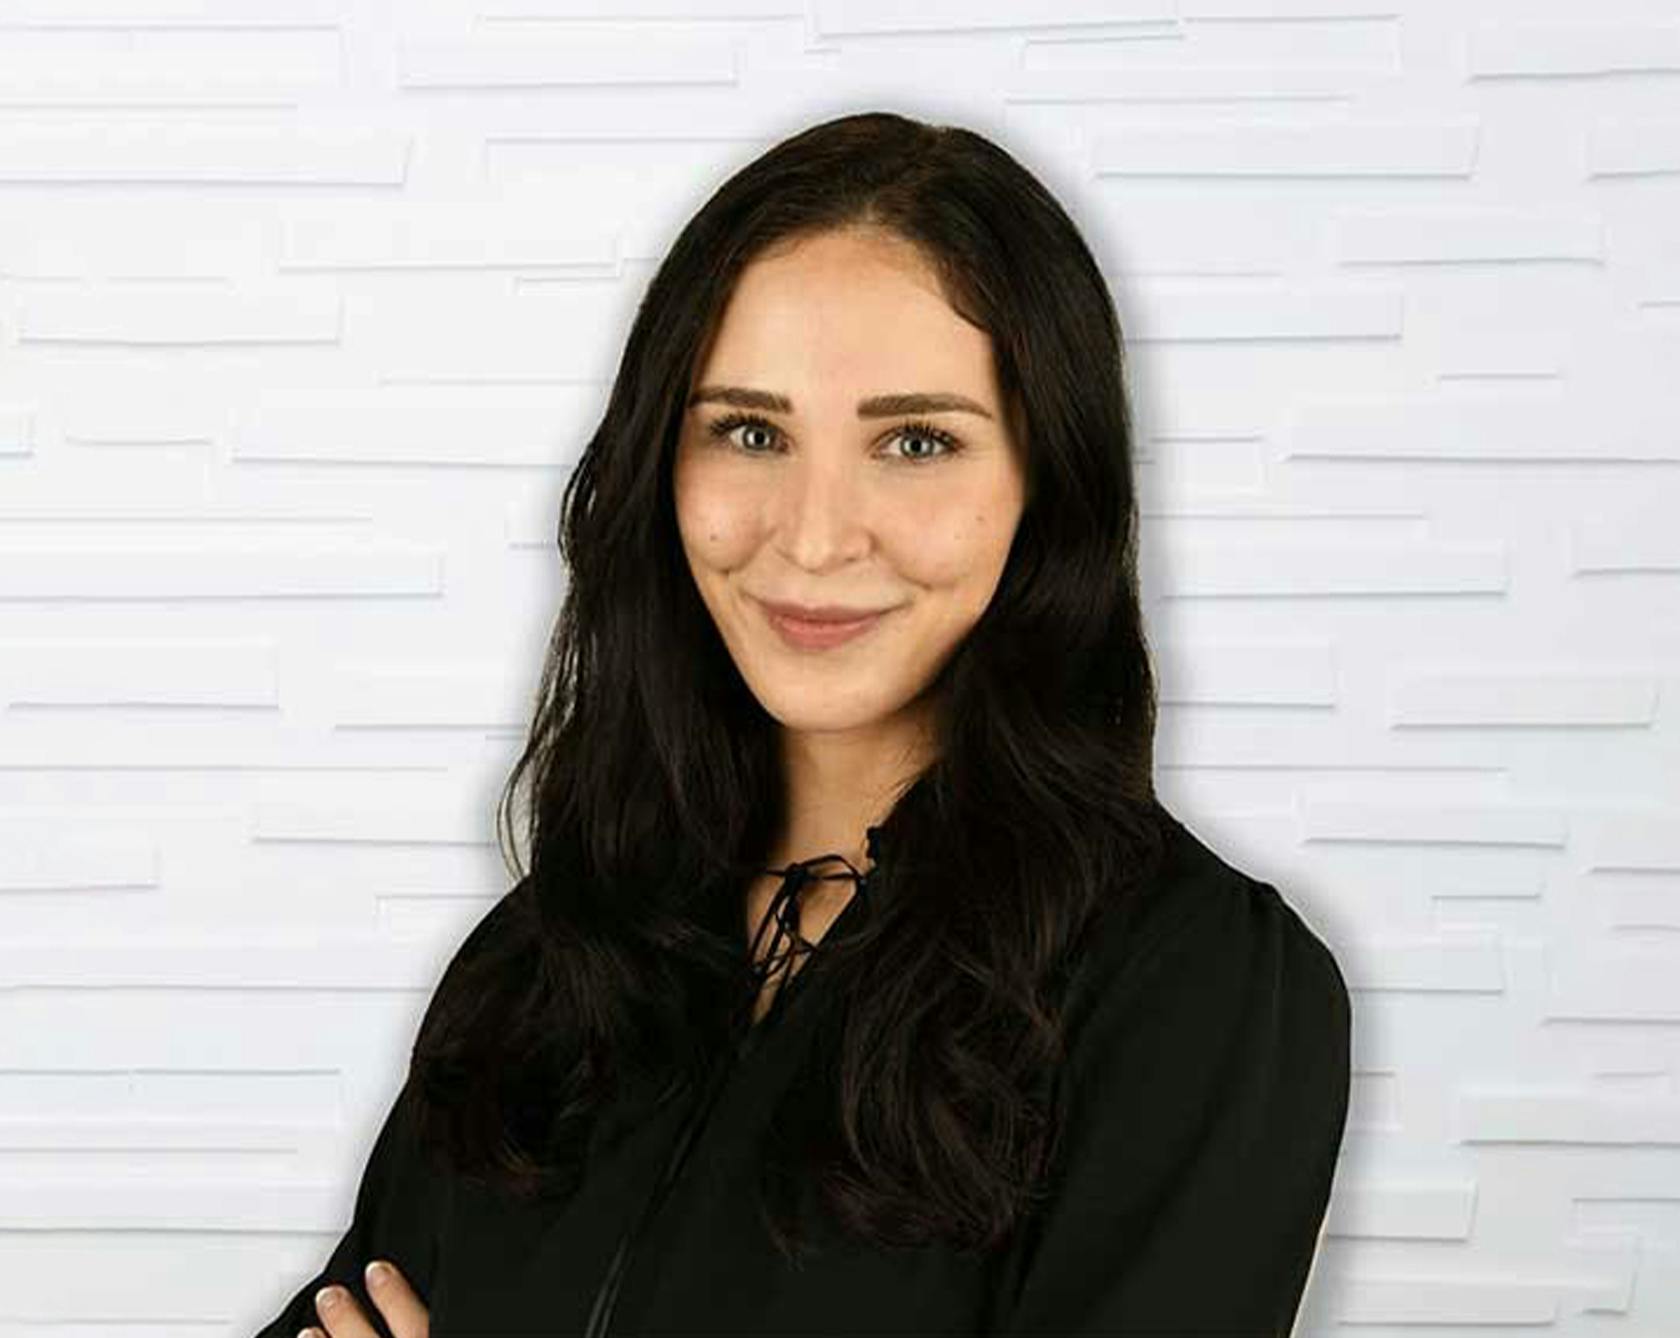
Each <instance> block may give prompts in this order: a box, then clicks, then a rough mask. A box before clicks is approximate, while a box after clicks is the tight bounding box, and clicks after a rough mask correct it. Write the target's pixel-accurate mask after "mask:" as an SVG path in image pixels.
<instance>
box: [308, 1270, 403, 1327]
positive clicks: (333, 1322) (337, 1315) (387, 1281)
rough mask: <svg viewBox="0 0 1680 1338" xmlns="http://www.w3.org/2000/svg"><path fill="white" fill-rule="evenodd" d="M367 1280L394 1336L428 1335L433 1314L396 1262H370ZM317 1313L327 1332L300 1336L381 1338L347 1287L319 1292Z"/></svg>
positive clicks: (374, 1301)
mask: <svg viewBox="0 0 1680 1338" xmlns="http://www.w3.org/2000/svg"><path fill="white" fill-rule="evenodd" d="M367 1282H368V1292H369V1294H370V1295H372V1297H373V1303H374V1304H375V1305H377V1306H378V1307H379V1313H380V1314H381V1315H382V1316H383V1317H384V1320H385V1323H386V1325H387V1326H388V1327H389V1328H390V1330H391V1333H392V1335H393V1338H427V1333H428V1331H429V1329H430V1327H431V1314H430V1312H429V1311H428V1310H427V1309H426V1306H425V1303H424V1302H423V1301H421V1299H420V1298H419V1297H418V1296H416V1295H415V1294H414V1288H412V1287H410V1286H409V1285H408V1279H407V1278H405V1277H403V1275H402V1273H401V1272H399V1271H398V1269H397V1266H396V1265H395V1264H391V1263H386V1262H384V1261H383V1260H377V1261H375V1262H374V1263H371V1264H369V1265H368V1271H367ZM315 1313H316V1314H318V1315H320V1317H321V1322H322V1323H323V1324H325V1325H326V1326H327V1329H326V1334H325V1335H323V1334H322V1332H321V1330H320V1329H316V1328H308V1329H305V1330H304V1331H303V1332H302V1333H301V1334H299V1335H298V1338H379V1335H378V1332H377V1331H376V1330H375V1329H374V1327H373V1325H372V1324H371V1323H370V1322H369V1321H368V1318H367V1317H366V1316H365V1315H364V1314H362V1308H361V1307H360V1306H359V1305H357V1304H356V1298H355V1297H354V1296H353V1295H352V1294H351V1293H350V1292H349V1291H348V1290H347V1289H346V1288H344V1287H336V1286H334V1287H323V1288H321V1290H320V1291H318V1292H316V1293H315Z"/></svg>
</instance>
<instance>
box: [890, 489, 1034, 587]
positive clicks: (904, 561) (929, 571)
mask: <svg viewBox="0 0 1680 1338" xmlns="http://www.w3.org/2000/svg"><path fill="white" fill-rule="evenodd" d="M1013 533H1014V530H1013V526H1012V525H1011V524H1010V522H1009V516H1008V514H1007V510H1006V508H1004V507H1001V506H992V505H989V504H986V503H979V504H976V503H968V504H966V505H961V506H951V507H941V508H938V509H937V510H934V511H932V512H925V511H924V512H923V513H922V514H920V515H915V516H908V517H906V518H905V519H904V521H903V523H901V524H900V525H899V526H897V527H896V534H895V539H896V542H895V543H894V552H895V555H896V558H897V561H896V565H897V566H898V568H899V570H901V571H903V572H904V573H905V574H906V575H907V576H909V577H911V578H912V579H913V580H915V581H916V582H917V583H918V584H920V585H926V586H929V587H932V588H935V589H941V588H943V589H951V590H953V591H967V590H970V589H972V590H974V591H975V592H976V593H977V594H978V595H979V597H980V598H981V599H982V601H984V598H985V596H986V595H987V593H988V592H989V591H990V589H991V588H992V586H993V585H994V584H995V583H996V580H997V576H998V573H999V572H1000V571H1001V570H1002V569H1003V563H1004V559H1005V558H1006V557H1007V556H1008V553H1009V542H1010V539H1011V538H1012V536H1013Z"/></svg>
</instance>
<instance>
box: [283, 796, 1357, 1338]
mask: <svg viewBox="0 0 1680 1338" xmlns="http://www.w3.org/2000/svg"><path fill="white" fill-rule="evenodd" d="M1168 831H1169V838H1168V852H1167V859H1166V861H1165V863H1164V864H1163V866H1162V873H1161V876H1160V878H1159V880H1158V882H1157V884H1156V885H1155V886H1154V887H1152V888H1151V889H1149V893H1150V894H1149V895H1148V896H1146V897H1145V898H1144V899H1143V900H1142V901H1141V902H1140V903H1139V905H1138V909H1137V912H1136V914H1135V915H1133V916H1132V917H1131V918H1130V919H1129V920H1125V921H1124V923H1125V931H1124V932H1123V933H1121V932H1108V933H1104V932H1102V931H1101V930H1099V932H1098V933H1097V934H1095V935H1094V936H1093V937H1092V939H1091V940H1090V943H1091V946H1090V950H1089V952H1088V954H1087V955H1086V957H1085V958H1084V960H1083V962H1082V963H1081V965H1080V967H1079V969H1078V970H1077V971H1076V972H1075V974H1074V977H1073V978H1072V980H1071V981H1070V986H1069V989H1070V993H1069V995H1068V997H1067V1008H1066V1013H1067V1019H1068V1028H1069V1033H1068V1045H1069V1049H1068V1059H1067V1062H1066V1064H1065V1066H1064V1069H1063V1072H1062V1075H1061V1077H1060V1079H1059V1081H1060V1082H1062V1083H1063V1084H1065V1089H1066V1090H1065V1094H1064V1103H1063V1104H1064V1118H1065V1119H1066V1120H1067V1125H1066V1132H1065V1133H1064V1135H1063V1142H1062V1152H1061V1155H1060V1159H1059V1161H1058V1164H1057V1166H1056V1168H1055V1177H1054V1180H1053V1190H1054V1192H1053V1196H1052V1198H1051V1200H1050V1202H1049V1203H1048V1205H1047V1206H1046V1207H1045V1208H1044V1209H1043V1210H1042V1212H1041V1213H1040V1214H1038V1215H1037V1216H1035V1217H1034V1218H1032V1219H1030V1221H1028V1222H1027V1223H1026V1224H1025V1225H1024V1226H1023V1227H1022V1228H1021V1229H1020V1230H1018V1231H1017V1233H1016V1236H1015V1237H1014V1238H1013V1239H1012V1241H1011V1243H1010V1244H1009V1245H1008V1246H1007V1247H1006V1248H1005V1249H1004V1250H1003V1251H1001V1252H1000V1253H998V1254H995V1255H993V1256H991V1257H989V1258H987V1259H984V1260H982V1259H979V1258H976V1257H975V1256H973V1255H968V1254H962V1253H958V1252H956V1251H954V1250H950V1249H947V1248H945V1247H944V1246H941V1245H934V1246H927V1247H922V1248H917V1249H897V1248H895V1249H883V1248H878V1247H873V1246H866V1245H863V1244H861V1243H857V1242H853V1241H852V1240H851V1239H850V1238H849V1237H846V1236H844V1235H842V1234H839V1233H838V1232H837V1231H836V1232H835V1233H834V1234H832V1235H826V1236H824V1237H823V1238H822V1245H823V1248H822V1250H821V1251H820V1252H819V1253H818V1254H816V1255H815V1256H811V1257H808V1258H807V1259H806V1260H804V1261H803V1262H802V1263H801V1264H800V1265H799V1266H798V1267H797V1268H796V1267H793V1266H791V1265H789V1264H787V1263H786V1262H784V1260H783V1259H782V1257H781V1255H779V1254H778V1253H777V1252H776V1250H775V1248H774V1246H773V1245H772V1243H771V1241H770V1239H769V1237H768V1235H767V1233H766V1231H765V1229H764V1228H763V1226H762V1225H761V1224H760V1222H759V1220H758V1218H757V1216H756V1203H757V1200H756V1198H755V1192H756V1190H755V1186H756V1163H755V1162H754V1160H753V1151H754V1147H755V1141H756V1139H757V1138H758V1136H759V1135H760V1134H761V1133H762V1132H763V1129H764V1125H765V1121H766V1119H767V1116H768V1114H769V1110H770V1107H771V1105H772V1099H773V1097H774V1096H775V1095H776V1094H778V1093H779V1092H781V1091H783V1090H784V1089H785V1087H786V1084H787V1083H788V1082H789V1081H790V1080H791V1079H792V1077H793V1075H794V1072H795V1070H796V1068H797V1067H798V1061H799V1059H800V1058H801V1056H802V1055H803V1054H804V1049H805V1047H807V1046H809V1045H810V1044H811V1042H812V1038H813V1035H814V1033H815V1031H816V1024H817V1023H818V1022H819V1020H820V1018H821V1016H822V1015H823V1011H824V1006H825V999H826V998H828V997H829V996H828V993H827V980H826V978H825V976H824V974H823V973H822V972H821V971H811V970H809V969H808V967H809V966H810V965H812V963H807V964H806V967H802V968H801V969H800V970H799V971H798V972H797V973H796V974H794V975H793V976H792V977H791V978H784V979H783V980H782V981H781V982H780V985H779V987H778V988H777V989H776V991H775V993H774V997H773V1000H772V1003H771V1007H770V1010H769V1012H768V1013H767V1014H766V1016H765V1017H764V1018H763V1020H762V1021H760V1022H757V1023H754V1024H750V1025H749V1024H748V1023H747V1022H746V1020H745V1016H746V1011H747V1009H749V1008H750V1005H751V1002H752V1001H751V1000H744V1001H743V1016H742V1021H741V1023H740V1026H739V1031H738V1035H739V1036H740V1038H741V1042H740V1045H739V1047H738V1048H737V1050H736V1052H735V1054H734V1056H733V1058H732V1059H731V1060H730V1061H729V1062H728V1063H725V1064H723V1065H720V1066H719V1069H718V1070H717V1073H716V1076H715V1080H714V1082H713V1084H712V1085H711V1087H710V1088H708V1089H707V1090H705V1091H703V1092H701V1093H698V1094H697V1095H696V1096H694V1097H693V1098H691V1099H690V1100H689V1101H688V1102H686V1103H684V1102H672V1103H667V1104H666V1105H665V1106H664V1107H653V1108H643V1109H638V1110H636V1111H634V1112H632V1111H630V1110H628V1109H626V1110H625V1111H623V1112H620V1115H619V1118H617V1119H616V1120H615V1119H612V1118H606V1117H603V1119H602V1120H601V1121H600V1126H599V1129H598V1131H597V1133H596V1134H595V1135H593V1136H592V1140H591V1142H590V1144H589V1153H588V1159H587V1164H586V1167H585V1171H584V1176H583V1179H582V1181H581V1183H580V1185H579V1188H578V1190H577V1191H576V1193H575V1194H573V1195H572V1196H571V1197H569V1198H567V1199H566V1200H565V1201H564V1202H563V1203H554V1202H544V1203H535V1204H521V1203H513V1202H510V1201H508V1200H506V1199H503V1198H495V1197H492V1196H491V1195H490V1194H489V1193H488V1191H486V1190H484V1189H482V1188H480V1187H479V1186H476V1185H473V1184H469V1183H468V1182H466V1181H455V1180H452V1179H446V1178H442V1177H440V1176H438V1175H437V1174H436V1173H435V1172H433V1171H431V1170H430V1169H429V1168H428V1167H427V1165H426V1164H425V1163H424V1162H423V1161H422V1159H421V1156H420V1153H419V1149H418V1146H417V1144H416V1141H415V1136H414V1129H413V1125H412V1122H411V1114H412V1109H411V1105H410V1098H411V1089H410V1087H409V1086H408V1084H407V1083H405V1084H404V1085H403V1087H402V1089H401V1090H400V1091H399V1092H398V1093H397V1096H396V1098H395V1100H394V1102H393V1104H392V1106H391V1108H390V1110H389V1112H388V1114H387V1116H386V1119H385V1122H384V1124H383V1126H382V1127H381V1129H380V1131H379V1134H378V1136H377V1138H376V1139H375V1141H374V1145H373V1149H372V1152H371V1154H370V1155H369V1158H368V1161H367V1166H366V1169H365V1171H364V1173H363V1176H362V1180H361V1185H360V1188H359V1190H358V1192H357V1195H356V1202H355V1208H354V1214H353V1216H352V1219H351V1222H350V1225H349V1228H348V1230H347V1231H346V1232H345V1233H344V1235H343V1237H342V1238H341V1239H340V1240H339V1242H338V1244H337V1246H336V1247H335V1248H334V1249H333V1251H332V1253H331V1255H330V1256H329V1257H328V1259H327V1261H326V1263H325V1264H324V1266H323V1267H322V1269H321V1270H320V1272H318V1273H317V1274H316V1275H315V1276H314V1277H312V1278H310V1279H309V1280H308V1281H307V1282H305V1283H304V1284H303V1286H302V1287H301V1288H300V1289H299V1290H298V1291H297V1292H295V1293H294V1294H293V1295H292V1297H291V1298H290V1299H289V1300H288V1301H286V1303H285V1305H284V1307H283V1309H282V1310H281V1311H280V1313H279V1314H278V1315H276V1316H275V1318H274V1319H273V1320H272V1321H270V1322H269V1323H268V1324H267V1325H266V1326H265V1327H264V1328H263V1329H262V1330H261V1331H260V1332H259V1333H258V1335H257V1338H295V1336H296V1334H297V1333H298V1331H299V1330H300V1329H301V1328H303V1327H304V1326H306V1325H309V1324H317V1325H318V1324H319V1323H320V1320H319V1318H318V1316H317V1315H316V1312H315V1307H314V1295H315V1292H316V1291H318V1290H319V1289H320V1288H321V1287H323V1286H325V1285H327V1283H329V1282H337V1283H340V1284H343V1285H344V1286H346V1287H348V1288H349V1289H350V1291H351V1293H352V1294H353V1295H354V1296H355V1298H356V1300H357V1303H358V1304H359V1305H360V1306H361V1307H362V1310H363V1312H364V1313H365V1314H366V1315H367V1316H368V1317H369V1318H370V1320H371V1321H372V1322H373V1323H374V1324H375V1326H376V1327H378V1328H379V1331H380V1332H381V1334H384V1333H386V1332H387V1330H386V1329H385V1328H384V1327H383V1323H382V1320H381V1318H380V1316H379V1313H378V1310H377V1308H376V1307H375V1306H374V1305H373V1304H372V1302H371V1300H370V1299H369V1297H368V1293H367V1289H366V1286H365V1284H364V1283H363V1280H362V1267H363V1265H364V1264H366V1263H367V1262H368V1261H369V1260H372V1259H376V1258H383V1259H389V1260H390V1261H392V1262H393V1263H395V1264H396V1265H397V1267H398V1268H400V1269H401V1270H402V1272H403V1274H404V1275H405V1276H406V1277H407V1278H408V1280H409V1282H410V1283H411V1284H412V1285H413V1286H414V1287H415V1288H416V1289H417V1290H418V1292H419V1294H420V1296H421V1297H422V1299H423V1300H425V1302H426V1304H427V1305H428V1307H429V1309H430V1332H431V1338H515V1336H516V1335H538V1334H542V1335H579V1336H580V1338H602V1335H608V1334H610V1336H611V1338H629V1336H630V1335H640V1334H649V1335H652V1334H661V1335H676V1334H684V1335H697V1334H710V1335H725V1334H728V1335H746V1334H819V1333H820V1334H853V1335H863V1334H889V1333H890V1334H971V1335H982V1334H997V1335H1004V1334H1012V1335H1028V1334H1045V1335H1048V1334H1057V1335H1098V1334H1104V1335H1109V1334H1112V1335H1128V1336H1129V1338H1155V1335H1165V1334H1174V1335H1191V1334H1194V1335H1198V1336H1199V1338H1258V1336H1259V1335H1264V1336H1265V1338H1287V1335H1288V1334H1289V1332H1290V1329H1291V1327H1292V1325H1293V1322H1294V1317H1295V1313H1296V1310H1297V1308H1298V1306H1299V1304H1300V1300H1301V1295H1302V1293H1303V1291H1304V1289H1305V1287H1306V1282H1307V1277H1308V1274H1309V1270H1310V1268H1311V1265H1312V1262H1313V1259H1314V1256H1315V1252H1316V1249H1317V1247H1318V1244H1319V1240H1320V1235H1321V1229H1322V1226H1323V1222H1324V1216H1325V1210H1326V1207H1327V1204H1328V1201H1329V1195H1330V1187H1331V1182H1332V1178H1333V1173H1334V1170H1335V1166H1336V1162H1337V1158H1338V1154H1339V1151H1340V1147H1341V1142H1342V1134H1343V1128H1344V1125H1345V1121H1346V1116H1347V1105H1348V1083H1349V1041H1350V1029H1351V1028H1350V1023H1351V1008H1350V1002H1349V997H1348V992H1347V987H1346V985H1345V983H1344V980H1343V977H1342V973H1341V971H1340V970H1339V968H1338V966H1337V963H1336V960H1335V958H1334V957H1333V956H1332V954H1331V952H1330V950H1329V949H1328V947H1326V945H1325V944H1324V942H1323V941H1322V940H1321V939H1320V938H1319V937H1318V936H1317V934H1315V933H1314V932H1313V930H1312V929H1311V928H1309V927H1308V925H1307V924H1306V922H1305V921H1304V920H1302V919H1301V917H1300V916H1299V915H1298V914H1297V913H1296V912H1295V911H1294V909H1293V908H1291V907H1290V905H1289V904H1288V903H1287V902H1286V901H1285V900H1284V899H1283V897H1282V896H1281V895H1280V894H1279V893H1278V891H1277V890H1276V889H1275V888H1274V887H1272V886H1271V885H1269V884H1266V883H1262V882H1258V881H1256V880H1254V879H1251V878H1249V877H1247V876H1246V875H1244V874H1242V873H1240V872H1238V871H1237V870H1236V869H1234V868H1233V867H1231V866H1230V865H1228V864H1227V863H1225V862H1224V861H1223V860H1222V859H1221V858H1220V857H1219V856H1218V855H1216V854H1215V853H1214V852H1213V851H1212V850H1211V849H1210V848H1209V847H1207V846H1206V845H1204V844H1203V843H1202V842H1201V841H1200V840H1199V839H1198V838H1196V837H1195V836H1194V835H1193V834H1192V833H1191V832H1190V831H1189V829H1188V828H1186V827H1184V826H1183V825H1182V824H1181V823H1178V822H1177V821H1176V820H1169V822H1168ZM877 835H878V833H877V831H876V829H873V828H872V829H871V831H870V837H871V842H870V853H871V856H872V857H877V856H878V850H877V846H876V843H875V838H876V836H877ZM822 858H823V859H838V858H839V857H838V856H824V857H822ZM818 862H819V861H805V862H803V863H802V864H800V865H793V866H789V868H788V870H787V874H788V876H787V879H786V881H784V883H783V886H782V888H781V889H780V891H778V893H777V896H776V899H775V900H774V901H773V902H772V905H771V907H770V909H769V911H767V912H766V916H765V921H764V923H765V924H768V923H769V921H770V920H771V918H772V917H774V918H775V919H776V921H777V923H778V924H779V925H780V926H781V927H782V930H783V931H787V932H786V933H784V934H781V935H779V936H778V940H776V941H775V942H774V943H773V946H772V949H771V956H770V958H769V959H767V960H766V962H765V968H766V969H776V968H778V967H779V966H780V965H782V964H783V963H784V962H785V959H784V958H781V957H778V956H777V955H776V944H777V943H779V942H780V939H781V938H782V937H788V936H792V937H794V938H795V942H794V944H793V950H794V951H801V950H808V945H805V946H803V947H802V943H803V941H802V940H797V938H796V929H797V891H798V888H799V887H800V886H801V885H803V883H804V882H805V881H806V880H808V879H809V878H810V877H813V876H828V875H816V874H814V873H813V866H814V865H815V864H817V863H818ZM877 862H878V859H877ZM848 868H849V866H848ZM853 874H854V875H855V871H853ZM838 876H847V875H838ZM868 887H869V877H868V875H867V874H865V875H863V876H862V877H861V878H859V879H858V889H857V893H858V894H857V895H855V896H854V897H853V898H852V899H851V900H850V901H849V902H848V903H847V905H846V907H845V909H844V910H843V911H842V912H841V914H840V916H839V918H838V919H837V920H835V922H834V923H833V924H832V925H831V926H830V928H829V930H828V934H827V935H825V937H824V940H823V941H824V942H826V941H827V939H828V936H832V935H835V934H838V933H843V932H845V928H846V924H847V922H848V920H849V918H850V917H852V916H854V915H860V914H864V913H866V910H867V906H866V903H867V896H868ZM518 890H519V889H517V888H516V889H515V890H514V892H513V893H510V894H509V896H512V895H515V894H516V893H517V892H518ZM505 900H506V899H505V898H504V901H505ZM498 904H500V903H498ZM494 914H495V908H492V910H491V912H490V913H489V915H490V916H493V915H494ZM486 918H487V919H488V918H489V917H488V916H487V917H486ZM1122 920H1123V917H1115V923H1117V924H1118V923H1121V922H1122ZM472 939H473V936H471V935H470V936H469V938H468V940H467V942H468V943H469V944H470V943H471V941H472ZM755 942H756V940H755ZM817 948H818V950H819V951H820V948H821V944H819V945H817ZM465 950H466V947H465V945H464V946H463V949H462V951H465Z"/></svg>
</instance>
